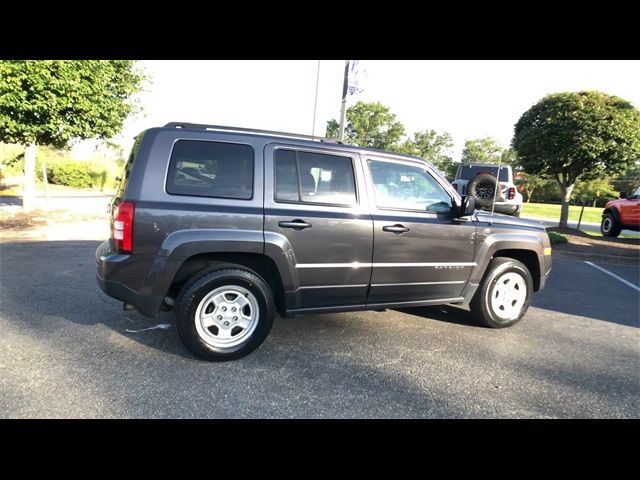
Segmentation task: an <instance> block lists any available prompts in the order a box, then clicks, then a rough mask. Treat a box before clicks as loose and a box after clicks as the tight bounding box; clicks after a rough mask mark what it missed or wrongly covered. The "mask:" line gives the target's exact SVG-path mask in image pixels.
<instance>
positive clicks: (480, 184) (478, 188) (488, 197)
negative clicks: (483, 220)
mask: <svg viewBox="0 0 640 480" xmlns="http://www.w3.org/2000/svg"><path fill="white" fill-rule="evenodd" d="M496 185H499V184H498V179H497V178H496V177H494V176H493V175H491V174H489V173H481V174H479V175H476V176H475V177H473V178H472V179H471V180H470V181H469V184H468V185H467V195H471V196H472V197H473V198H475V200H476V205H477V206H478V207H490V206H491V204H492V203H493V198H494V195H495V193H496V192H495V188H496ZM497 193H498V195H497V197H496V202H504V196H503V195H502V191H501V189H500V188H498V192H497Z"/></svg>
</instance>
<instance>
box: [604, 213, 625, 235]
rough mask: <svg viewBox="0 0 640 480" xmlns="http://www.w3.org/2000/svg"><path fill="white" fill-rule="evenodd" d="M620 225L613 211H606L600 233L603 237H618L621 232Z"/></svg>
mask: <svg viewBox="0 0 640 480" xmlns="http://www.w3.org/2000/svg"><path fill="white" fill-rule="evenodd" d="M621 230H622V229H621V228H620V225H618V222H616V219H615V217H614V216H613V215H612V214H611V213H605V215H604V217H602V223H600V233H602V236H603V237H617V236H618V235H620V232H621Z"/></svg>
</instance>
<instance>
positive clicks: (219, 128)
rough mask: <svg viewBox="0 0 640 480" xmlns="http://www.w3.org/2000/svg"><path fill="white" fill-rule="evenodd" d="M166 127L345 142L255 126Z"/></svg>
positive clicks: (198, 125) (185, 123) (171, 124)
mask: <svg viewBox="0 0 640 480" xmlns="http://www.w3.org/2000/svg"><path fill="white" fill-rule="evenodd" d="M165 128H188V129H190V130H211V131H218V132H220V131H223V132H241V133H256V134H260V135H272V136H278V137H288V138H301V139H305V140H315V141H320V142H330V143H340V144H342V143H343V142H341V141H339V140H334V139H331V138H324V137H319V136H312V135H304V134H301V133H287V132H276V131H274V130H260V129H255V128H238V127H226V126H224V125H206V124H203V123H187V122H169V123H167V124H166V125H165Z"/></svg>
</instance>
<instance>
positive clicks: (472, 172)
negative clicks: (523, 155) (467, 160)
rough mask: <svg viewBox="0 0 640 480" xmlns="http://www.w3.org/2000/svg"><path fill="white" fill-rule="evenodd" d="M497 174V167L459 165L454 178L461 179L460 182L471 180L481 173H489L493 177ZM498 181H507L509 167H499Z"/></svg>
mask: <svg viewBox="0 0 640 480" xmlns="http://www.w3.org/2000/svg"><path fill="white" fill-rule="evenodd" d="M497 172H498V166H497V165H494V166H491V165H485V166H483V165H460V167H458V175H457V176H456V178H461V179H462V180H471V179H472V178H473V177H475V176H476V175H479V174H481V173H489V174H491V175H493V176H494V177H495V176H496V173H497ZM500 181H501V182H508V181H509V167H500Z"/></svg>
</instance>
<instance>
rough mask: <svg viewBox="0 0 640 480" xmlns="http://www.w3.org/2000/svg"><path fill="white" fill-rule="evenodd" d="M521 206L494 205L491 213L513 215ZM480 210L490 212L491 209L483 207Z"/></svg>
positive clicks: (510, 204)
mask: <svg viewBox="0 0 640 480" xmlns="http://www.w3.org/2000/svg"><path fill="white" fill-rule="evenodd" d="M521 207H522V205H521V204H512V203H496V204H495V206H494V209H493V211H494V212H496V213H503V214H505V215H513V214H514V213H518V212H519V211H520V208H521ZM482 210H486V211H489V212H490V211H491V207H483V208H482Z"/></svg>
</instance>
